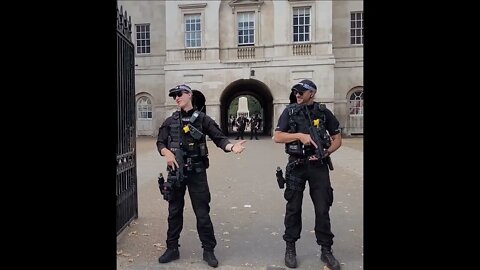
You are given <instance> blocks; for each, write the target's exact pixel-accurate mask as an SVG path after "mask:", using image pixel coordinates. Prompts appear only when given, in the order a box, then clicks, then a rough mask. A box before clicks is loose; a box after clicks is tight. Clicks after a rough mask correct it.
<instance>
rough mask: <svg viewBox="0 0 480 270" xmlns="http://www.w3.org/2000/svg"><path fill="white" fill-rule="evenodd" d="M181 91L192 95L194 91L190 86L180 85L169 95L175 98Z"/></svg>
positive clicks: (171, 90)
mask: <svg viewBox="0 0 480 270" xmlns="http://www.w3.org/2000/svg"><path fill="white" fill-rule="evenodd" d="M180 91H185V92H189V93H192V89H191V88H190V86H188V85H186V84H179V85H177V86H175V87H174V88H172V89H170V90H169V91H168V95H169V96H171V97H173V96H175V95H176V94H177V92H180Z"/></svg>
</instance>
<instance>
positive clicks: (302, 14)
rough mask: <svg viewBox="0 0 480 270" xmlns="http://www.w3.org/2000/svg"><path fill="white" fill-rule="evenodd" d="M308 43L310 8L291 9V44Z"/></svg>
mask: <svg viewBox="0 0 480 270" xmlns="http://www.w3.org/2000/svg"><path fill="white" fill-rule="evenodd" d="M305 41H310V7H299V8H294V9H293V42H305Z"/></svg>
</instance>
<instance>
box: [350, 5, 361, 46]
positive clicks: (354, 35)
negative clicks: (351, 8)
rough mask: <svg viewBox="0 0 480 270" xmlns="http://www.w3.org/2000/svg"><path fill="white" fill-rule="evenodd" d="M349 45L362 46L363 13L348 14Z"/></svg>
mask: <svg viewBox="0 0 480 270" xmlns="http://www.w3.org/2000/svg"><path fill="white" fill-rule="evenodd" d="M350 43H351V44H363V11H356V12H352V13H351V14H350Z"/></svg>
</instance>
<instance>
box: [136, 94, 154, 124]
mask: <svg viewBox="0 0 480 270" xmlns="http://www.w3.org/2000/svg"><path fill="white" fill-rule="evenodd" d="M137 117H138V119H152V102H151V101H150V99H149V98H148V97H141V98H140V99H139V100H138V101H137Z"/></svg>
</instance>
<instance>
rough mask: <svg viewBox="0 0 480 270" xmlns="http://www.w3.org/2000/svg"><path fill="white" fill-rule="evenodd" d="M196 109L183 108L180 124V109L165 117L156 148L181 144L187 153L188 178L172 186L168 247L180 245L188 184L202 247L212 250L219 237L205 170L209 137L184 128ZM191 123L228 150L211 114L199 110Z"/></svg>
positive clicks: (186, 168) (185, 169) (175, 146)
mask: <svg viewBox="0 0 480 270" xmlns="http://www.w3.org/2000/svg"><path fill="white" fill-rule="evenodd" d="M197 112H198V111H197ZM193 113H194V109H192V110H190V111H188V112H184V111H182V112H181V118H182V125H181V126H180V120H179V117H180V112H179V111H176V112H174V113H173V114H172V116H170V117H168V118H167V119H166V120H165V122H164V123H163V124H162V126H161V127H160V129H159V133H158V139H157V148H158V151H159V152H160V154H161V150H162V149H163V148H165V147H167V148H168V149H169V150H170V151H172V152H174V151H175V148H178V147H180V148H181V149H182V150H183V151H184V153H185V156H184V157H183V162H184V164H185V167H184V168H183V172H184V175H185V179H184V180H183V182H182V184H181V186H180V188H175V189H173V194H172V195H173V197H174V199H173V200H172V201H170V202H169V205H168V231H167V241H166V242H167V248H173V249H176V248H177V247H178V246H179V245H178V239H179V238H180V232H181V231H182V228H183V208H184V205H185V200H184V196H185V191H186V188H187V187H188V193H189V195H190V199H191V201H192V207H193V211H194V212H195V216H196V218H197V230H198V234H199V237H200V240H201V242H202V248H204V250H211V251H213V249H214V248H215V246H216V244H217V241H216V240H215V236H214V231H213V225H212V221H211V220H210V215H209V213H210V206H209V203H210V199H211V198H210V191H209V188H208V182H207V173H206V169H207V168H208V166H209V161H208V149H207V145H206V140H205V136H202V138H201V139H198V140H197V139H194V138H193V137H192V136H191V132H189V131H187V132H185V130H184V126H185V125H186V124H188V123H189V121H190V120H191V117H192V114H193ZM191 124H192V125H193V126H194V127H195V128H197V129H198V130H199V131H200V132H202V133H203V134H205V135H208V136H209V138H210V139H212V141H213V142H214V143H215V145H216V146H217V147H219V148H220V149H222V150H224V151H225V147H226V145H227V144H229V143H230V141H229V140H228V138H227V137H225V135H223V133H222V131H221V130H220V128H219V127H218V124H217V123H216V122H215V121H214V120H213V119H212V118H210V117H209V116H208V115H205V114H204V113H203V112H199V114H198V117H197V118H196V119H195V121H194V122H193V123H191ZM225 152H228V151H225ZM176 159H179V157H176ZM169 173H171V172H169Z"/></svg>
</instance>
